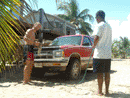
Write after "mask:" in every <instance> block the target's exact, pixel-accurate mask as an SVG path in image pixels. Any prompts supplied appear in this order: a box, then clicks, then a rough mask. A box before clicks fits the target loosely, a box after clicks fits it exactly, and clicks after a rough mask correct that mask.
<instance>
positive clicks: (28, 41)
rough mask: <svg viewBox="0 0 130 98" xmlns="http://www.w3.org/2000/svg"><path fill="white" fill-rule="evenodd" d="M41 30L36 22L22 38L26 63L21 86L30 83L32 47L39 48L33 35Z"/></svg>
mask: <svg viewBox="0 0 130 98" xmlns="http://www.w3.org/2000/svg"><path fill="white" fill-rule="evenodd" d="M40 28H41V24H40V23H39V22H36V23H35V24H34V26H33V27H32V28H31V29H28V30H27V31H26V33H25V36H24V41H25V45H24V58H23V59H24V62H25V63H26V65H25V67H24V74H23V75H24V78H23V84H26V83H28V82H30V77H31V72H32V67H33V65H34V54H33V48H34V46H39V45H40V42H38V41H35V33H36V31H37V30H39V29H40Z"/></svg>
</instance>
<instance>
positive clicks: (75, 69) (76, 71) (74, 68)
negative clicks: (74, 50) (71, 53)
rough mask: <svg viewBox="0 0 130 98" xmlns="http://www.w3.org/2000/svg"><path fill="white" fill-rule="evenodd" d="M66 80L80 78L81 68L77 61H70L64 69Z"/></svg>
mask: <svg viewBox="0 0 130 98" xmlns="http://www.w3.org/2000/svg"><path fill="white" fill-rule="evenodd" d="M66 71H67V78H68V77H69V79H72V80H77V79H79V77H80V73H81V66H80V63H79V60H78V59H72V60H71V61H70V63H69V65H68V67H67V69H66Z"/></svg>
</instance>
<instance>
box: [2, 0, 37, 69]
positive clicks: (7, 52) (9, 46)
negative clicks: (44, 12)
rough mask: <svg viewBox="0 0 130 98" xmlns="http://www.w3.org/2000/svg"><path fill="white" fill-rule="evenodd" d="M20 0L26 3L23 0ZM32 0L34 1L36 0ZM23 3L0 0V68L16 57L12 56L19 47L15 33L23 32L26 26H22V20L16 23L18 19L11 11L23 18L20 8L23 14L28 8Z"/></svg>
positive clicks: (18, 0)
mask: <svg viewBox="0 0 130 98" xmlns="http://www.w3.org/2000/svg"><path fill="white" fill-rule="evenodd" d="M22 1H23V3H26V1H25V0H22ZM33 1H35V2H36V0H33ZM23 3H21V1H20V0H1V1H0V22H1V23H0V46H1V47H0V65H1V67H0V70H1V68H4V67H5V64H6V62H9V63H10V64H11V63H12V62H13V61H15V60H16V59H17V57H15V56H14V55H15V54H16V50H17V49H19V48H20V47H19V43H20V37H19V36H18V34H17V33H18V32H19V33H24V32H25V30H26V28H23V27H24V25H23V23H22V22H20V21H19V23H18V21H16V20H18V18H17V17H16V16H15V15H14V14H13V13H12V12H14V13H15V14H16V15H17V16H19V17H20V18H22V19H24V18H23V16H22V15H21V9H23V15H24V14H25V13H28V12H29V11H30V10H29V9H28V8H27V7H26V6H25V5H24V4H23ZM11 11H12V12H11ZM24 20H25V19H24ZM21 25H22V26H21ZM21 31H22V32H21ZM16 32H17V33H16ZM16 47H17V48H16ZM1 62H2V63H1Z"/></svg>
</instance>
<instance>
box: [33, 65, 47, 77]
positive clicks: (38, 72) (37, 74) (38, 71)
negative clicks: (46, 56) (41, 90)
mask: <svg viewBox="0 0 130 98" xmlns="http://www.w3.org/2000/svg"><path fill="white" fill-rule="evenodd" d="M44 74H45V70H44V69H43V68H35V67H33V69H32V73H31V76H32V77H44Z"/></svg>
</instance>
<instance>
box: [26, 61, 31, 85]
mask: <svg viewBox="0 0 130 98" xmlns="http://www.w3.org/2000/svg"><path fill="white" fill-rule="evenodd" d="M31 71H32V61H29V60H26V65H25V68H24V83H27V82H29V81H30V75H31Z"/></svg>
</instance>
